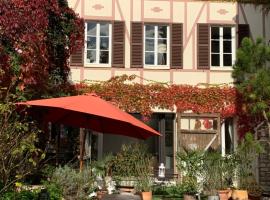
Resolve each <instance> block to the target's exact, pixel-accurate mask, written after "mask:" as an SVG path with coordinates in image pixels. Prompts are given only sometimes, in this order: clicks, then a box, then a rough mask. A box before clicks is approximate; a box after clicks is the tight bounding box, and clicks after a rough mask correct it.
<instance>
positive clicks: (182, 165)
mask: <svg viewBox="0 0 270 200" xmlns="http://www.w3.org/2000/svg"><path fill="white" fill-rule="evenodd" d="M176 161H177V164H176V166H177V168H178V171H179V172H180V173H181V175H182V185H183V193H184V199H195V198H196V197H195V194H196V193H197V192H198V190H199V182H198V177H201V175H202V169H203V168H202V167H203V152H201V151H198V150H192V149H188V148H183V150H182V151H181V152H178V153H177V156H176Z"/></svg>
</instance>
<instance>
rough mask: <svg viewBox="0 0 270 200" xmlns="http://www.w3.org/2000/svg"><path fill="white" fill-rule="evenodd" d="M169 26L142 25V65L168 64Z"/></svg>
mask: <svg viewBox="0 0 270 200" xmlns="http://www.w3.org/2000/svg"><path fill="white" fill-rule="evenodd" d="M168 58H169V27H168V26H164V25H145V26H144V65H148V66H151V65H152V66H153V65H157V66H168V60H169V59H168Z"/></svg>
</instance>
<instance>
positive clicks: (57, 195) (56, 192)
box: [43, 181, 62, 200]
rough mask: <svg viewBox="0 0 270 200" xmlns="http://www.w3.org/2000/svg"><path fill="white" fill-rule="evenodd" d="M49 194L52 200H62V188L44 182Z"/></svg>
mask: <svg viewBox="0 0 270 200" xmlns="http://www.w3.org/2000/svg"><path fill="white" fill-rule="evenodd" d="M43 184H44V186H45V187H46V190H47V192H48V193H49V196H50V200H61V199H62V189H61V186H60V185H58V184H56V183H50V182H47V181H46V182H43Z"/></svg>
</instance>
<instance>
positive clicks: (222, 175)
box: [203, 152, 236, 194]
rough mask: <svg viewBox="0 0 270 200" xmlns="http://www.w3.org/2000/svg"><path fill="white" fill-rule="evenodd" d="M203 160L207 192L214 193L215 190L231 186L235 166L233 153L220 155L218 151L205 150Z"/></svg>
mask: <svg viewBox="0 0 270 200" xmlns="http://www.w3.org/2000/svg"><path fill="white" fill-rule="evenodd" d="M203 160H204V161H203V177H204V186H205V189H206V190H207V192H210V193H211V194H216V192H217V190H222V189H227V188H229V187H230V186H232V180H233V178H234V176H235V167H236V160H235V156H234V155H225V156H222V155H221V153H220V152H206V153H205V155H204V159H203Z"/></svg>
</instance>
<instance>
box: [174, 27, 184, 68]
mask: <svg viewBox="0 0 270 200" xmlns="http://www.w3.org/2000/svg"><path fill="white" fill-rule="evenodd" d="M171 68H172V69H183V26H182V24H172V25H171Z"/></svg>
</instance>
